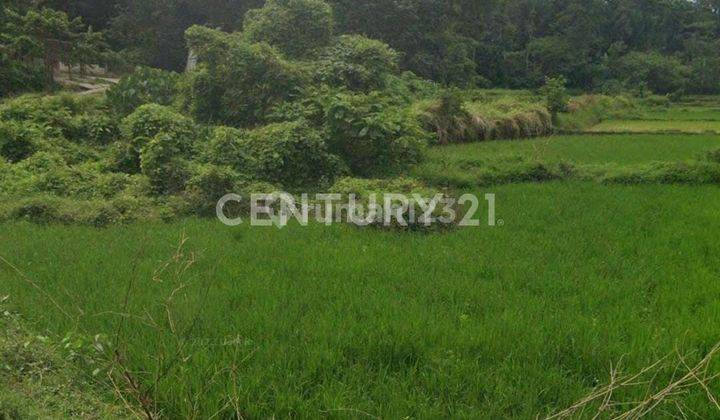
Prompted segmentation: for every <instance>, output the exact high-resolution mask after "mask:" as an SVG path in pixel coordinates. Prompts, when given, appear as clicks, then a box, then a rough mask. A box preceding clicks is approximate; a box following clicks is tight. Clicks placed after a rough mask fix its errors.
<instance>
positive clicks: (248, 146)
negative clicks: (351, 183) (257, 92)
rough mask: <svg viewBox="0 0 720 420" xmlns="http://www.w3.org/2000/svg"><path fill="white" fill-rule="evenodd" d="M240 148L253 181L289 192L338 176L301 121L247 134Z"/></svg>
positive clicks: (318, 138)
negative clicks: (274, 185)
mask: <svg viewBox="0 0 720 420" xmlns="http://www.w3.org/2000/svg"><path fill="white" fill-rule="evenodd" d="M242 147H243V149H244V150H243V153H245V154H247V156H248V165H249V168H248V169H249V171H248V172H249V173H250V174H251V176H252V177H253V178H254V179H257V180H260V181H265V182H269V183H273V184H279V185H280V186H282V187H284V188H287V189H290V190H296V189H302V188H313V187H317V186H320V185H323V184H327V183H331V182H332V181H333V180H334V178H335V177H336V176H337V175H338V174H339V173H340V172H341V163H340V161H339V159H338V158H337V157H336V156H333V155H332V154H330V153H329V152H328V148H327V146H326V144H325V141H324V140H323V138H322V136H321V135H320V132H318V131H317V130H315V129H313V128H311V127H310V126H309V125H308V124H307V122H305V121H302V120H299V121H293V122H285V123H276V124H270V125H267V126H265V127H261V128H258V129H255V130H252V131H249V132H248V133H247V139H246V140H244V141H243V142H242ZM240 169H242V168H240Z"/></svg>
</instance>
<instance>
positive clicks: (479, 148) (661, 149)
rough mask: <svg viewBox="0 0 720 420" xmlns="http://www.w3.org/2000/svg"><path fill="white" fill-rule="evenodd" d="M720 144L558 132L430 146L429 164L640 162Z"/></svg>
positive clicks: (718, 140) (705, 139) (716, 139)
mask: <svg viewBox="0 0 720 420" xmlns="http://www.w3.org/2000/svg"><path fill="white" fill-rule="evenodd" d="M718 147H720V136H716V135H704V136H683V135H653V134H617V135H603V136H599V135H598V136H595V135H558V136H551V137H546V138H540V139H529V140H519V141H502V140H499V141H488V142H481V143H472V144H462V145H453V146H447V147H434V148H431V149H430V150H429V153H428V159H427V162H426V165H438V164H447V165H449V166H450V167H453V166H454V165H453V162H457V161H462V160H466V161H467V160H481V161H488V162H490V161H498V160H507V159H512V158H517V157H522V158H526V159H533V160H541V161H545V162H559V161H568V162H574V163H585V164H601V163H617V164H636V163H646V162H652V161H678V160H687V159H691V158H695V157H697V155H699V154H704V153H705V152H707V151H710V150H713V149H716V148H718ZM421 168H422V166H421ZM420 171H422V169H420Z"/></svg>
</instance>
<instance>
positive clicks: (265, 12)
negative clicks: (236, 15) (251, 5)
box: [243, 0, 333, 58]
mask: <svg viewBox="0 0 720 420" xmlns="http://www.w3.org/2000/svg"><path fill="white" fill-rule="evenodd" d="M243 29H244V31H245V34H246V36H247V37H248V39H249V40H250V41H252V42H267V43H268V44H270V45H273V46H275V47H277V48H278V49H279V50H280V51H282V52H283V53H284V54H285V55H287V56H288V57H292V58H300V57H307V56H308V55H310V54H312V53H313V52H314V51H315V50H317V49H318V48H321V47H324V46H326V45H328V44H329V43H330V37H331V36H332V31H333V20H332V10H331V9H330V6H329V5H328V4H327V3H326V2H325V1H324V0H268V1H267V2H266V3H265V6H264V7H263V8H261V9H253V10H250V11H248V12H247V14H246V15H245V21H244V24H243Z"/></svg>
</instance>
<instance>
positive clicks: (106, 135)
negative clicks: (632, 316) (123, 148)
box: [74, 114, 120, 145]
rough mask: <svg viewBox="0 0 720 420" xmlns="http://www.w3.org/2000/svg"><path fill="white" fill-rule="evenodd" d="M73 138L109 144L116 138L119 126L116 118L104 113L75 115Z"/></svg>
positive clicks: (91, 142)
mask: <svg viewBox="0 0 720 420" xmlns="http://www.w3.org/2000/svg"><path fill="white" fill-rule="evenodd" d="M74 124H75V126H76V132H75V136H74V139H75V140H76V141H79V142H82V143H90V144H96V145H105V144H109V143H111V142H113V141H115V140H117V139H118V137H119V136H120V128H119V127H118V121H117V119H115V118H113V117H111V116H109V115H106V114H85V115H81V116H79V117H75V120H74Z"/></svg>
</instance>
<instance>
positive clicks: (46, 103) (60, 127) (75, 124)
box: [0, 94, 102, 142]
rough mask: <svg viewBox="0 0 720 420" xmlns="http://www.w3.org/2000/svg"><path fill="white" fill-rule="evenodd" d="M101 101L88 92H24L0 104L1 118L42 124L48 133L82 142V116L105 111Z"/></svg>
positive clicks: (51, 135)
mask: <svg viewBox="0 0 720 420" xmlns="http://www.w3.org/2000/svg"><path fill="white" fill-rule="evenodd" d="M101 105H102V104H101V102H100V101H99V100H98V99H97V98H94V97H90V96H87V95H85V96H80V95H72V94H61V95H55V96H37V95H24V96H20V97H18V98H14V99H12V100H9V101H6V102H4V103H3V104H2V105H0V120H12V121H17V122H21V123H25V124H34V125H36V126H41V127H43V131H44V133H45V135H46V136H48V137H64V138H66V139H71V140H76V141H78V142H81V141H83V140H84V137H83V136H85V135H86V131H85V128H84V127H83V126H82V125H81V124H82V121H81V120H80V117H81V116H96V115H102V110H101Z"/></svg>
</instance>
